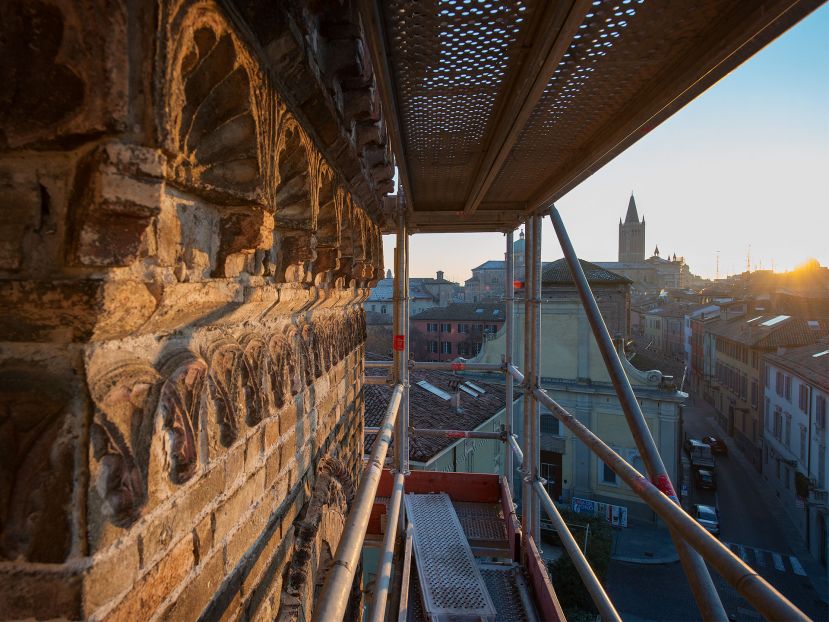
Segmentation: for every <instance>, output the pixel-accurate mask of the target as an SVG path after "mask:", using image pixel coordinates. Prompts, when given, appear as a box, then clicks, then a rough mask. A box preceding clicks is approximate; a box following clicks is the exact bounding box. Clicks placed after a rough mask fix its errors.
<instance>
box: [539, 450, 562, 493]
mask: <svg viewBox="0 0 829 622" xmlns="http://www.w3.org/2000/svg"><path fill="white" fill-rule="evenodd" d="M541 477H543V478H544V479H546V480H547V483H546V484H544V487H545V488H546V489H547V492H548V493H549V494H550V497H552V499H553V501H555V500H557V499H558V498H560V497H561V490H562V487H561V454H559V453H555V452H553V451H542V452H541Z"/></svg>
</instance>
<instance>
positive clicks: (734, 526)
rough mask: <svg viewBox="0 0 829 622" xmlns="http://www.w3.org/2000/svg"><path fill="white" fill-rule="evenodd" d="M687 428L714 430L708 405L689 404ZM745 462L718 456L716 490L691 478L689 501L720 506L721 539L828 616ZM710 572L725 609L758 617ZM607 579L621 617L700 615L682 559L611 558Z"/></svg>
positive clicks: (694, 432) (819, 616)
mask: <svg viewBox="0 0 829 622" xmlns="http://www.w3.org/2000/svg"><path fill="white" fill-rule="evenodd" d="M685 430H686V432H687V434H688V435H689V436H691V437H693V438H700V437H702V436H706V435H708V434H712V433H714V434H716V428H715V427H714V419H713V410H712V409H710V408H709V407H708V406H707V405H705V404H702V405H699V406H697V407H686V409H685ZM734 451H738V450H737V449H736V448H735V449H734ZM745 465H746V463H745V462H744V461H739V460H738V459H737V458H736V457H734V456H726V457H719V456H718V458H717V491H716V492H712V491H698V490H695V488H694V486H693V483H689V488H690V493H691V498H690V501H691V502H692V503H705V504H709V505H717V507H718V508H719V511H720V529H721V535H720V537H721V539H722V541H723V542H724V543H726V545H727V546H729V547H730V548H731V550H732V551H734V553H736V554H737V555H740V556H741V557H743V559H744V560H745V561H746V562H747V563H748V564H749V565H751V566H753V567H754V568H755V569H756V570H757V571H758V572H759V573H760V574H761V575H762V576H763V577H764V578H765V579H766V580H767V581H769V582H770V583H771V584H772V585H774V586H775V587H776V588H777V589H778V590H780V591H781V592H782V593H783V594H784V595H785V596H786V597H787V598H789V599H790V600H791V601H792V602H794V603H795V604H796V605H797V606H798V607H800V608H801V609H802V610H803V611H804V612H805V613H806V614H807V615H809V616H810V617H812V618H813V619H814V620H829V608H827V605H826V604H825V603H823V602H822V601H821V600H820V599H819V598H818V595H817V593H816V592H815V590H814V588H813V586H812V584H811V582H810V581H809V580H808V578H807V577H806V576H805V574H806V573H805V571H804V569H803V567H802V564H801V563H800V560H799V559H798V558H797V556H796V555H794V554H793V552H792V551H791V549H790V548H789V546H788V545H787V543H786V538H785V536H784V534H783V530H782V528H781V527H780V525H779V524H778V523H777V522H776V521H775V519H774V517H773V516H772V514H771V513H770V511H769V508H768V506H767V505H766V503H765V501H764V500H763V499H762V498H761V496H760V495H759V494H758V492H757V490H758V488H757V487H758V486H759V485H760V481H761V479H760V476H759V474H757V473H756V471H754V470H753V468H752V467H750V466H748V468H745ZM712 576H713V577H714V582H715V585H716V586H717V590H718V591H719V593H720V597H721V598H722V600H723V605H724V606H725V608H726V612H727V613H729V614H731V615H734V616H735V617H736V619H741V620H752V619H757V618H756V616H757V614H756V612H755V611H754V610H753V609H752V608H751V606H750V605H749V604H748V603H747V602H746V601H745V600H744V599H743V598H742V597H740V596H739V595H738V594H737V593H736V592H735V591H734V590H733V589H732V588H731V587H730V586H728V585H727V584H726V583H725V582H724V581H722V579H720V577H719V576H718V575H716V573H714V572H712ZM607 583H608V591H609V592H610V595H611V597H612V598H613V600H614V602H616V604H617V607H618V608H619V611H620V612H621V613H622V617H623V618H624V619H625V620H628V621H630V622H638V621H639V620H697V619H699V614H698V612H697V610H696V606H695V604H694V601H693V597H692V595H691V592H690V590H689V588H688V586H687V583H686V581H685V577H684V574H683V572H682V569H681V567H680V565H679V564H678V563H674V564H664V565H658V566H646V565H636V564H627V563H623V562H616V561H613V562H611V565H610V570H609V573H608V580H607ZM656 594H658V595H659V596H658V598H657V597H655V595H656Z"/></svg>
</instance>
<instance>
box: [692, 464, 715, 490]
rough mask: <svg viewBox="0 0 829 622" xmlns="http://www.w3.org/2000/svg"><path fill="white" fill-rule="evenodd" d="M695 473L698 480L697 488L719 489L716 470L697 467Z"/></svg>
mask: <svg viewBox="0 0 829 622" xmlns="http://www.w3.org/2000/svg"><path fill="white" fill-rule="evenodd" d="M695 475H696V480H697V488H700V489H702V488H708V489H709V490H716V489H717V479H716V475H715V474H714V471H709V470H708V469H697V470H696V473H695Z"/></svg>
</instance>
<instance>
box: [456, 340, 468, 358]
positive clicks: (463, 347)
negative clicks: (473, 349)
mask: <svg viewBox="0 0 829 622" xmlns="http://www.w3.org/2000/svg"><path fill="white" fill-rule="evenodd" d="M467 354H469V344H466V343H459V344H458V355H460V356H466V355H467Z"/></svg>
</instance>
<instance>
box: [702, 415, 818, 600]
mask: <svg viewBox="0 0 829 622" xmlns="http://www.w3.org/2000/svg"><path fill="white" fill-rule="evenodd" d="M690 409H693V410H698V411H700V412H701V413H705V414H711V415H712V416H711V417H710V419H711V421H710V423H711V425H712V426H713V427H714V429H715V430H716V431H717V436H719V437H720V438H722V439H723V440H724V441H725V444H726V445H727V446H728V455H729V458H730V459H731V460H736V461H737V462H738V463H739V464H740V466H741V467H742V468H743V469H744V470H745V471H746V472H747V473H750V474H751V475H752V478H751V482H752V484H753V485H754V489H755V492H756V493H757V496H758V498H760V499H762V500H763V503H764V504H765V505H766V509H767V510H768V512H769V514H770V515H771V516H773V517H774V521H775V522H776V523H777V525H778V526H779V527H780V529H781V531H782V532H783V536H784V538H785V540H786V544H788V546H789V548H791V550H792V553H794V554H795V555H796V556H797V558H798V560H799V561H800V563H801V565H802V566H803V569H804V570H805V571H806V574H807V575H808V576H807V578H808V579H809V581H810V582H811V584H812V586H813V587H814V588H815V592H817V595H818V598H820V599H821V600H822V601H823V602H824V603H829V581H827V573H826V570H825V569H824V568H823V566H821V565H820V562H818V561H817V560H816V559H815V558H814V557H812V554H811V552H810V551H809V550H808V549H807V548H806V545H805V543H804V542H803V539H802V537H801V535H800V532H799V531H798V530H797V527H795V526H794V524H793V523H792V520H791V518H789V515H788V513H787V512H786V510H784V509H783V506H782V505H781V504H780V500H779V499H777V497H776V496H775V495H774V493H773V492H772V491H771V489H770V488H769V487H768V486H766V485H764V482H763V481H762V479H761V475H760V474H759V473H758V472H757V469H756V468H754V465H753V464H751V462H750V461H749V459H748V458H746V457H745V455H744V454H743V452H742V451H741V450H740V448H739V447H738V446H737V443H736V442H735V441H734V439H733V438H731V437H730V436H728V434H726V433H725V430H723V429H722V427H721V426H720V424H719V422H718V421H717V417H716V415H714V409H713V408H712V407H711V406H710V405H709V404H708V403H706V402H705V401H703V400H696V402H695V404H694V406H691V407H690Z"/></svg>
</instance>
